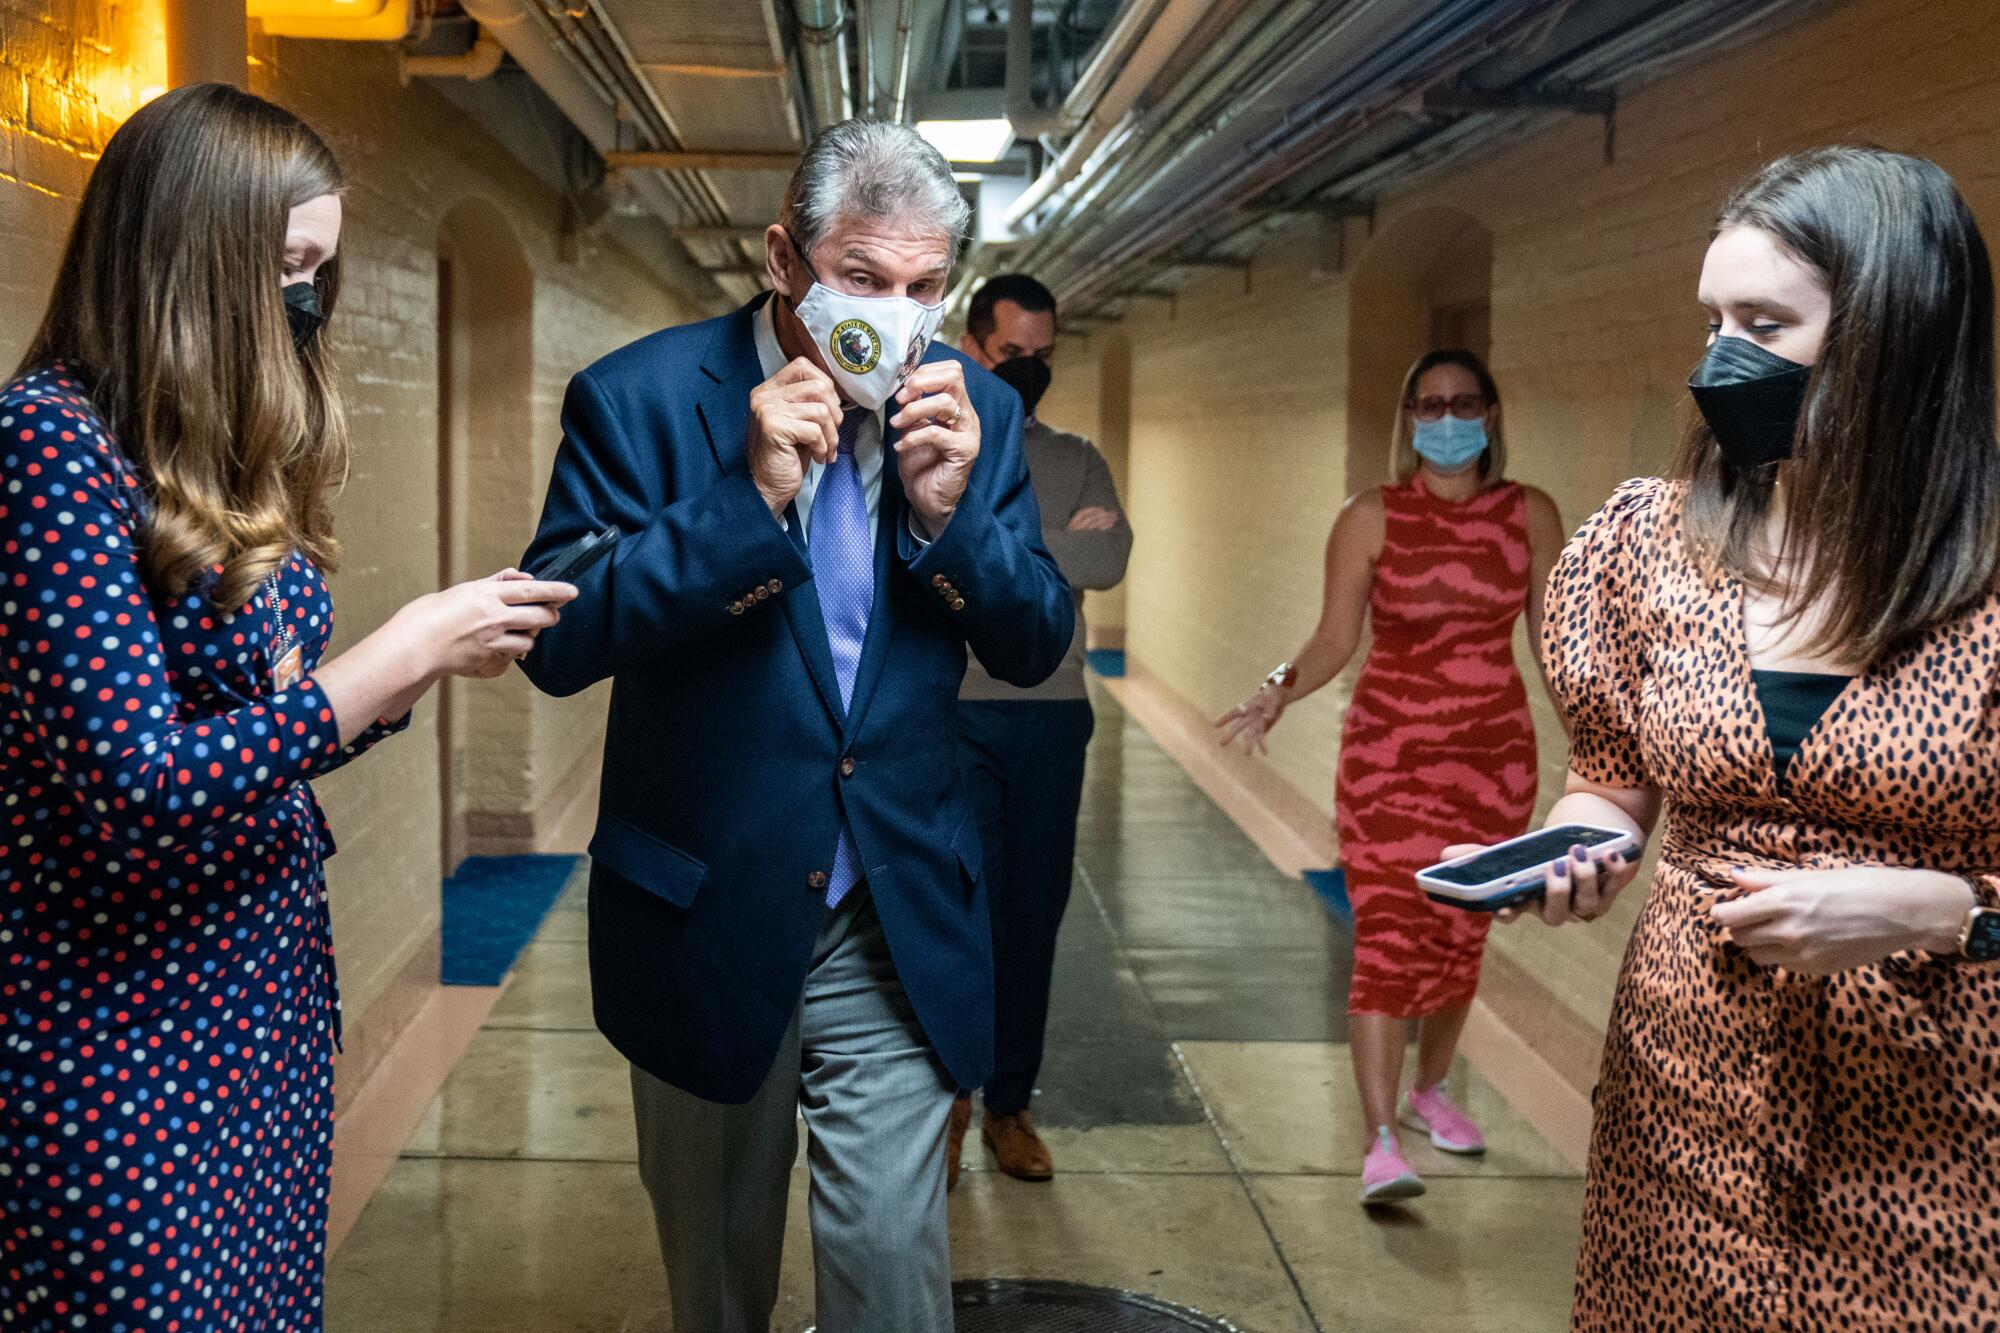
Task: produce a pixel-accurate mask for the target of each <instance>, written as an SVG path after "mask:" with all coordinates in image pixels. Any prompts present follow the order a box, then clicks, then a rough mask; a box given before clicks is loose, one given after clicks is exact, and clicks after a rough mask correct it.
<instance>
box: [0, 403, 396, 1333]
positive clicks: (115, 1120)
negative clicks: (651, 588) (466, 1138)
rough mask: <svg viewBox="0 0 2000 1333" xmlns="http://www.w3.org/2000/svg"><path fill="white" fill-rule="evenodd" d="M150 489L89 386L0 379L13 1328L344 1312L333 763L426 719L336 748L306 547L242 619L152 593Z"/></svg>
mask: <svg viewBox="0 0 2000 1333" xmlns="http://www.w3.org/2000/svg"><path fill="white" fill-rule="evenodd" d="M144 504H145V500H144V495H143V492H142V490H141V488H140V486H139V483H138V480H137V478H136V475H135V474H134V472H133V470H132V468H131V466H130V464H129V463H128V462H127V460H126V459H125V457H124V455H123V454H122V452H121V451H120V450H119V448H118V445H117V443H116V441H114V440H113V439H112V438H111V436H110V434H109V432H108V431H107V429H106V427H105V426H104V424H103V423H102V421H100V420H99V418H98V417H97V415H96V413H95V412H94V411H93V409H92V407H91V405H90V403H89V401H88V399H87V398H86V397H85V391H84V387H83V384H82V382H81V380H80V379H79V378H78V377H77V376H75V375H73V374H71V373H69V372H67V371H65V370H64V369H63V368H62V367H60V366H58V367H55V368H53V369H50V370H47V371H43V372H40V373H37V374H32V375H28V376H26V377H24V378H22V379H19V380H17V381H15V382H14V383H12V384H10V385H8V386H7V387H6V388H5V389H4V390H0V1333H19V1331H21V1330H29V1331H32V1333H56V1331H57V1330H77V1329H86V1330H90V1333H139V1331H140V1330H144V1331H145V1333H210V1331H211V1330H216V1331H220V1330H258V1331H259V1333H274V1331H276V1330H288V1331H289V1330H303V1329H317V1328H319V1327H320V1324H321V1317H320V1316H321V1310H320V1305H321V1277H322V1269H323V1257H324V1256H323V1251H324V1247H325V1234H326V1208H327V1190H326V1183H327V1171H328V1165H329V1158H330V1155H331V1149H332V1139H333V1080H332V1073H333V1052H334V1046H335V1043H336V1041H337V1040H338V1024H339V1016H338V1006H339V1002H338V999H337V995H336V990H335V984H334V976H333V954H332V937H331V935H330V934H329V931H328V924H327V910H326V896H325V880H324V878H323V876H322V873H321V863H322V861H323V860H324V858H325V857H327V856H328V855H331V854H332V851H333V848H332V844H331V842H330V841H329V839H328V838H327V836H326V831H325V826H324V822H323V820H322V818H321V815H320V812H319V808H318V805H317V803H316V802H315V800H314V798H313V795H312V791H311V789H310V788H309V787H308V786H307V785H306V779H307V778H309V777H312V776H315V775H317V774H320V773H324V772H327V771H329V770H331V769H334V768H336V767H338V766H339V765H340V764H341V763H343V762H345V761H346V760H347V759H350V758H352V757H354V756H355V755H357V754H359V753H361V752H362V751H363V750H365V749H366V748H368V746H369V745H371V744H373V743H374V742H375V741H377V740H379V739H381V738H382V737H383V736H385V735H387V734H389V733H390V732H392V731H394V730H397V729H399V727H400V726H401V725H402V724H400V723H399V724H393V725H385V724H377V725H376V726H375V727H373V728H371V729H370V730H369V731H368V732H367V733H365V734H364V735H363V736H362V737H361V738H360V739H359V740H358V741H356V742H355V743H354V744H353V745H351V746H349V747H347V748H346V749H342V748H341V746H340V743H339V736H338V728H337V726H336V724H335V719H334V715H333V709H332V707H331V706H330V704H329V703H328V701H327V698H326V696H325V694H323V693H322V692H321V691H320V689H319V687H318V686H317V685H316V684H314V682H313V679H312V675H311V673H312V670H313V669H314V667H315V666H316V665H317V663H318V661H319V658H320V655H321V653H322V652H323V651H324V649H325V646H326V642H327V638H328V636H329V634H330V632H331V628H332V626H331V621H332V606H331V602H330V601H329V599H328V596H327V589H326V583H325V581H324V580H323V579H322V578H321V576H320V573H319V571H318V570H317V569H316V568H315V567H314V566H313V565H312V564H311V563H310V562H309V561H307V560H305V559H304V558H302V557H295V558H294V559H292V560H290V561H288V562H287V563H285V564H284V565H283V566H281V567H280V569H279V570H278V571H277V572H276V574H275V576H274V578H273V579H271V580H269V581H267V583H266V584H265V586H264V589H263V590H262V591H260V592H259V593H258V595H257V596H256V597H255V598H253V599H252V600H251V601H250V602H249V603H247V604H246V605H244V606H243V607H241V608H240V609H238V610H236V611H235V612H234V613H233V614H218V613H216V612H215V611H214V610H213V608H212V607H211V606H210V605H209V604H208V602H207V600H206V597H205V594H204V593H203V592H202V591H201V590H200V589H196V590H194V591H192V592H191V593H189V594H187V595H183V596H174V595H171V594H168V593H166V592H164V591H162V590H160V589H159V588H156V587H153V586H151V585H150V584H149V583H148V581H147V579H146V577H145V575H144V573H143V570H142V567H141V564H140V561H139V558H138V552H137V550H136V548H135V534H136V533H138V532H139V531H140V529H141V520H142V514H143V508H144ZM295 646H296V647H297V649H298V650H299V658H298V659H297V663H296V664H297V667H298V669H299V671H300V672H302V673H303V674H302V676H301V678H300V679H298V680H297V681H296V682H295V683H291V684H289V685H287V686H286V687H285V688H278V677H277V672H278V671H279V669H280V666H281V663H282V662H283V659H284V658H285V657H286V655H287V654H288V653H289V651H290V650H291V649H292V648H293V647H295ZM290 665H291V664H285V669H286V670H288V671H289V670H290ZM405 721H407V719H405Z"/></svg>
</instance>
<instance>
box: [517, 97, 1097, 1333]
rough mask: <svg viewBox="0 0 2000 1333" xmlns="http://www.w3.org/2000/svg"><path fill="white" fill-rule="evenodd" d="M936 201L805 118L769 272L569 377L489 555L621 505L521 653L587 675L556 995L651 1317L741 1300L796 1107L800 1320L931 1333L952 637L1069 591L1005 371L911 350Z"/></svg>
mask: <svg viewBox="0 0 2000 1333" xmlns="http://www.w3.org/2000/svg"><path fill="white" fill-rule="evenodd" d="M966 221H967V209H966V206H965V204H964V201H963V199H962V197H961V196H960V194H959V192H958V189H957V186H956V184H955V183H954V182H953V180H952V177H951V169H950V166H949V164H948V163H946V162H945V160H944V159H943V158H942V157H941V156H940V155H939V154H938V153H937V152H936V151H935V150H934V149H932V148H931V147H930V146H929V145H928V144H926V143H924V141H923V140H922V139H921V138H919V137H918V136H917V135H916V134H915V132H914V131H912V130H910V129H909V128H908V127H905V126H900V125H892V124H885V123H881V122H867V121H848V122H845V123H843V124H841V125H837V126H834V127H832V128H830V129H828V130H827V131H825V132H823V133H822V134H821V135H820V136H819V138H817V139H816V140H815V141H814V142H813V144H812V146H811V147H810V148H808V150H807V152H806V155H805V157H804V159H803V160H802V162H801V164H800V166H799V168H798V171H797V173H796V174H795V175H794V177H793V179H792V182H791V186H790V188H789V189H788V191H787V195H786V201H785V207H784V213H783V217H782V221H781V222H780V223H779V224H778V225H775V226H773V227H772V228H771V229H770V231H769V233H768V234H767V237H766V249H767V269H768V276H769V278H770V281H771V285H772V287H773V288H774V291H775V295H773V296H771V297H769V298H767V299H762V300H759V301H757V302H753V303H752V304H751V305H749V306H747V307H745V308H744V309H742V310H739V311H737V312H736V313H734V314H731V315H726V316H723V317H722V318H719V319H713V320H709V321H707V322H705V323H700V324H694V325H690V326H686V327H682V328H674V329H668V330H665V331H664V332H661V333H657V334H654V335H652V336H650V337H647V338H644V339H641V340H640V341H639V342H636V343H634V344H632V345H631V346H629V347H626V348H624V349H622V350H620V351H617V352H614V353H612V354H611V355H610V356H608V357H605V358H604V359H603V360H601V361H599V362H597V363H596V364H595V365H592V366H591V367H589V368H588V369H587V370H584V371H583V372H582V373H580V374H578V375H577V376H576V377H575V379H574V380H573V381H572V382H571V384H570V388H569V394H568V398H567V400H566V402H565V404H564V409H563V430H564V439H563V443H562V448H561V451H560V453H559V455H558V457H557V460H556V465H555V472H554V476H553V477H552V479H551V481H550V485H549V494H548V500H547V504H546V508H545V510H544V512H543V515H542V521H541V526H540V529H539V531H538V532H537V534H536V537H535V541H534V545H533V546H532V547H531V548H530V549H529V551H528V553H527V555H526V557H525V558H524V560H523V562H522V563H523V568H528V569H532V568H535V567H536V566H537V565H538V564H539V563H541V562H542V561H545V560H547V559H548V558H550V556H551V555H553V554H554V553H556V552H558V551H560V550H562V549H564V548H566V547H567V546H569V545H570V544H571V543H572V542H574V541H575V540H577V539H578V538H579V537H581V536H583V535H584V534H586V533H589V532H591V531H593V530H595V529H598V528H601V527H604V526H606V525H615V526H616V527H617V528H618V529H619V531H620V532H621V534H622V540H621V541H620V543H619V545H618V547H617V549H616V550H615V551H614V552H613V553H612V554H611V556H610V557H608V558H607V559H605V560H603V561H602V562H600V563H599V564H597V565H596V566H595V567H593V568H592V569H590V570H589V571H588V572H586V573H585V574H583V575H581V576H580V577H579V578H578V580H577V584H578V589H579V591H578V596H577V598H576V600H575V601H574V602H573V603H571V604H570V605H569V606H568V607H566V608H565V609H564V612H563V619H562V623H561V624H560V625H558V626H556V627H554V628H552V629H549V630H546V631H544V632H543V633H542V635H541V636H540V639H539V640H538V642H537V644H536V647H535V649H534V651H533V653H532V654H530V655H529V656H528V658H527V659H525V662H524V665H525V667H526V669H527V672H528V674H529V676H530V677H531V678H532V679H533V680H534V682H535V683H536V684H537V685H538V686H540V687H541V688H542V689H544V690H546V691H548V692H549V693H552V694H557V695H568V694H573V693H575V692H577V691H579V690H582V689H584V688H585V687H587V686H589V685H592V684H594V683H595V682H597V681H600V680H603V679H605V678H607V677H609V678H611V680H612V681H613V686H612V695H611V712H610V721H609V733H608V736H607V741H606V753H605V762H604V783H603V798H602V806H601V809H600V812H599V815H598V823H597V831H596V836H595V838H594V839H593V841H592V843H591V848H590V851H591V856H592V861H593V864H592V871H591V882H590V972H591V988H592V994H593V1002H594V1007H595V1010H596V1017H597V1022H598V1025H599V1027H601V1028H602V1029H603V1031H604V1033H605V1035H606V1036H607V1037H609V1038H610V1040H611V1042H612V1044H613V1045H615V1046H616V1047H617V1048H618V1050H619V1051H621V1052H622V1053H623V1054H624V1055H625V1056H626V1057H627V1058H628V1059H629V1060H630V1061H631V1063H632V1066H633V1075H632V1078H633V1095H634V1105H635V1108H636V1112H637V1118H638V1123H639V1139H640V1143H639V1149H640V1171H641V1176H642V1178H643V1179H644V1181H645V1183H646V1185H647V1188H648V1190H649V1191H650V1192H651V1194H652V1196H653V1202H654V1210H655V1216H656V1219H657V1221H658V1225H659V1232H660V1243H661V1249H662V1254H663V1257H664V1258H665V1261H666V1266H667V1270H668V1279H669V1286H670V1288H671V1293H672V1301H673V1310H674V1327H675V1329H676V1330H677V1331H678V1333H752V1330H756V1331H758V1333H761V1331H762V1330H764V1329H766V1328H767V1327H768V1326H769V1320H770V1315H771V1312H772V1309H773V1307H774V1305H775V1302H776V1298H777V1281H778V1265H779V1256H780V1251H781V1247H782V1241H783V1235H784V1219H785V1208H786V1198H787V1188H788V1180H789V1176H790V1169H791V1165H792V1163H793V1160H794V1157H795V1153H796V1143H795V1140H794V1136H795V1129H794V1125H795V1121H796V1116H797V1114H798V1112H799V1111H800V1110H801V1109H803V1112H804V1115H805V1119H806V1122H807V1126H808V1130H809V1132H810V1143H809V1163H810V1166H811V1169H812V1223H813V1235H814V1261H815V1262H814V1267H815V1277H816V1283H815V1290H816V1294H817V1305H818V1321H819V1328H820V1330H821V1333H888V1331H889V1330H894V1333H926V1331H927V1330H937V1333H947V1331H948V1330H949V1329H950V1328H951V1325H952V1316H951V1309H950V1279H949V1263H948V1253H947V1241H946V1232H945V1215H944V1180H945V1163H944V1128H945V1122H946V1118H947V1116H948V1114H949V1111H950V1107H951V1102H952V1095H953V1092H954V1090H955V1089H956V1088H958V1087H977V1086H979V1085H980V1084H981V1083H982V1082H983V1081H984V1080H985V1078H986V1076H987V1074H988V1072H989V1071H990V1069H991V1065H992V1056H993V1032H992V1021H993V1020H992V1015H993V1000H992V985H993V979H992V962H991V956H990V954H991V950H990V942H989V926H988V917H987V908H986V903H985V893H984V886H983V885H982V883H981V882H980V868H981V855H980V848H979V843H978V835H977V831H976V826H975V823H974V820H973V818H972V814H971V808H970V806H969V804H968V802H967V799H966V796H965V794H964V792H963V791H962V790H961V788H960V785H959V780H958V776H957V768H956V762H955V751H954V746H955V742H956V731H955V724H954V717H955V711H956V698H957V692H958V686H959V682H960V679H961V677H962V675H963V672H964V668H965V654H966V649H967V647H968V646H969V647H970V649H971V651H972V652H973V653H974V654H975V655H976V656H977V657H978V659H979V661H980V662H981V663H983V664H984V665H985V667H986V668H987V670H988V671H990V672H991V673H992V674H994V675H995V676H998V677H1000V678H1002V679H1004V680H1008V681H1011V682H1014V683H1016V684H1019V685H1031V684H1034V683H1036V682H1038V681H1040V680H1042V679H1044V678H1045V677H1047V676H1048V675H1049V674H1050V673H1051V672H1052V671H1054V670H1055V668H1056V667H1057V665H1058V664H1059V663H1060V662H1061V660H1062V657H1063V653H1064V650H1065V649H1066V648H1067V646H1068V644H1069V641H1070V636H1071V631H1072V616H1073V606H1074V601H1073V598H1072V596H1071V593H1070V590H1069V587H1068V585H1067V584H1066V583H1065V582H1064V580H1063V577H1062V574H1061V572H1060V571H1059V570H1058V568H1057V567H1056V564H1055V562H1054V560H1053V559H1052V558H1051V557H1050V555H1049V552H1048V551H1047V549H1046V548H1045V547H1044V546H1043V543H1042V539H1041V519H1040V516H1039V514H1038V513H1037V511H1036V507H1035V499H1034V494H1033V492H1032V491H1031V490H1030V488H1029V485H1028V478H1027V473H1026V471H1025V467H1024V463H1023V454H1022V446H1021V427H1022V408H1021V402H1020V399H1019V397H1018V396H1017V395H1016V394H1015V393H1014V391H1013V390H1012V389H1010V388H1008V387H1007V386H1006V385H1004V384H1003V383H1001V382H1000V381H999V380H997V379H995V378H994V377H992V376H991V375H989V374H987V373H986V372H985V371H983V370H980V369H979V368H978V367H977V366H976V365H974V364H973V363H972V362H970V361H968V360H967V359H966V358H964V357H962V356H960V355H958V354H957V353H955V352H952V351H949V350H947V349H946V348H944V347H943V346H941V345H939V344H937V343H934V342H930V341H929V337H930V334H931V333H932V332H934V331H935V327H936V314H935V308H936V307H937V306H938V305H939V304H940V303H941V302H942V301H943V299H944V295H945V292H946V284H947V281H948V279H949V276H950V264H951V259H952V257H953V255H954V254H955V252H956V248H957V245H958V243H959V241H960V239H961V237H962V235H963V231H964V227H965V225H966ZM906 347H907V348H909V349H911V350H915V349H921V364H920V365H915V366H909V367H907V376H905V374H904V371H903V370H902V369H899V365H900V364H901V363H900V361H899V360H898V359H899V358H905V355H906ZM897 380H905V381H906V382H904V383H902V385H901V387H900V389H898V390H896V391H895V392H894V393H893V394H891V395H890V396H888V397H887V398H886V400H882V395H883V394H884V393H887V392H888V390H887V389H886V388H885V387H884V386H885V385H889V384H893V383H894V382H895V381H897ZM870 398H875V399H877V400H879V401H878V402H876V403H871V402H870V401H868V400H869V399H870Z"/></svg>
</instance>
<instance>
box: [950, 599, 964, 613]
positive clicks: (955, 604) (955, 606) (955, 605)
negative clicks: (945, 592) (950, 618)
mask: <svg viewBox="0 0 2000 1333" xmlns="http://www.w3.org/2000/svg"><path fill="white" fill-rule="evenodd" d="M951 609H952V610H954V611H963V610H964V609H965V599H964V598H963V597H954V598H952V599H951Z"/></svg>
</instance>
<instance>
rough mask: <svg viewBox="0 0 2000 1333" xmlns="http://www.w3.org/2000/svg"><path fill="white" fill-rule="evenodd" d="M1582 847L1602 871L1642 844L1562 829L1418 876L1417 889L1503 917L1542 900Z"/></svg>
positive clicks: (1594, 831) (1601, 831)
mask: <svg viewBox="0 0 2000 1333" xmlns="http://www.w3.org/2000/svg"><path fill="white" fill-rule="evenodd" d="M1579 846H1580V847H1582V848H1583V849H1584V850H1585V851H1586V852H1587V853H1588V854H1589V856H1590V859H1591V860H1593V861H1595V862H1597V863H1598V864H1599V865H1602V864H1603V863H1604V862H1605V861H1606V860H1608V859H1610V857H1611V854H1612V853H1613V852H1623V853H1624V854H1625V857H1626V859H1627V860H1631V859H1633V858H1634V857H1635V856H1636V855H1637V853H1638V849H1639V841H1638V839H1636V838H1634V837H1633V836H1632V835H1631V834H1630V833H1627V832H1624V831H1623V830H1620V829H1609V828H1599V827H1597V826H1596V825H1595V824H1558V825H1556V826H1555V827H1554V828H1545V829H1537V830H1536V831H1535V832H1533V833H1527V834H1523V835H1522V836H1521V837H1518V838H1510V839H1508V840H1507V841H1506V842H1503V843H1498V844H1496V845H1494V846H1492V847H1488V848H1485V849H1483V850H1481V851H1477V852H1469V853H1467V854H1466V855H1464V856H1460V857H1456V858H1454V859H1452V860H1450V861H1445V862H1442V863H1440V864H1438V865H1434V866H1432V867H1430V868H1429V869H1428V870H1419V871H1418V872H1417V886H1418V887H1419V888H1421V889H1422V890H1423V891H1424V896H1425V897H1426V898H1429V899H1430V900H1431V901H1432V902H1434V903H1444V904H1445V905H1447V906H1449V907H1459V908H1463V909H1465V910H1466V911H1468V912H1497V911H1499V910H1500V909H1501V908H1503V907H1519V906H1520V905H1521V904H1522V903H1528V902H1533V901H1534V900H1535V899H1537V898H1540V897H1541V896H1542V890H1543V887H1544V886H1545V885H1546V883H1547V878H1548V873H1549V867H1550V866H1552V865H1554V864H1555V863H1556V862H1558V861H1560V860H1562V859H1563V858H1564V857H1565V856H1568V855H1569V852H1570V848H1572V847H1579Z"/></svg>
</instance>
